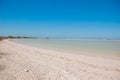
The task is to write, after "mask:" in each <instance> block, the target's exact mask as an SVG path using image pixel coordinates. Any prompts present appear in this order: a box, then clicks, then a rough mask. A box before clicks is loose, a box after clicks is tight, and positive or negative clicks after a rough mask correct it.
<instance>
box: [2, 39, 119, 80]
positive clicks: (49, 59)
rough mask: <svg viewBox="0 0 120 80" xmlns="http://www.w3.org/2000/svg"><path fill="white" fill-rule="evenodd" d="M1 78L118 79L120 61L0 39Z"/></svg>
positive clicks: (49, 79) (22, 79)
mask: <svg viewBox="0 0 120 80" xmlns="http://www.w3.org/2000/svg"><path fill="white" fill-rule="evenodd" d="M0 80H120V61H119V60H112V59H105V58H102V57H101V58H98V57H89V56H83V55H77V54H66V53H63V52H57V51H52V50H45V49H41V48H35V47H31V46H27V45H23V44H17V43H14V42H11V41H8V40H2V41H0Z"/></svg>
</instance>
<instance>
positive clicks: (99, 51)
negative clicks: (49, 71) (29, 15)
mask: <svg viewBox="0 0 120 80" xmlns="http://www.w3.org/2000/svg"><path fill="white" fill-rule="evenodd" d="M12 41H14V42H17V43H22V44H26V45H31V46H35V47H40V48H44V49H50V50H56V51H60V52H67V53H74V54H82V55H90V56H100V57H101V56H102V57H108V58H109V57H111V58H116V59H120V41H119V40H65V39H19V40H16V39H15V40H12Z"/></svg>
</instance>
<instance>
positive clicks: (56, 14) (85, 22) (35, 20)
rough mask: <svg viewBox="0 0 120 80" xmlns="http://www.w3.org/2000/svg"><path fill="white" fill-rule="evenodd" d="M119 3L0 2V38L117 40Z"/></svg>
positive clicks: (67, 0)
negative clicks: (18, 36) (2, 36)
mask: <svg viewBox="0 0 120 80" xmlns="http://www.w3.org/2000/svg"><path fill="white" fill-rule="evenodd" d="M119 4H120V1H119V0H0V35H4V36H7V35H14V36H17V35H20V36H35V37H82V38H120V5H119Z"/></svg>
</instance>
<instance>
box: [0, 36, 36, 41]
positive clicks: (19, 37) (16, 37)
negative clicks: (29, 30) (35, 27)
mask: <svg viewBox="0 0 120 80" xmlns="http://www.w3.org/2000/svg"><path fill="white" fill-rule="evenodd" d="M22 38H29V39H36V37H21V36H7V37H5V36H0V41H1V40H3V39H22Z"/></svg>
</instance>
